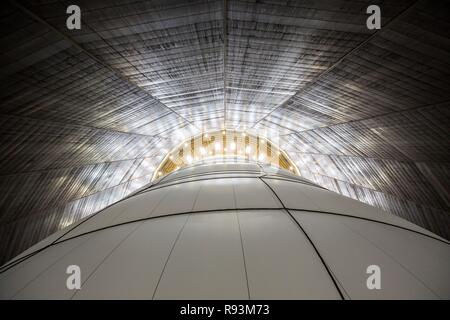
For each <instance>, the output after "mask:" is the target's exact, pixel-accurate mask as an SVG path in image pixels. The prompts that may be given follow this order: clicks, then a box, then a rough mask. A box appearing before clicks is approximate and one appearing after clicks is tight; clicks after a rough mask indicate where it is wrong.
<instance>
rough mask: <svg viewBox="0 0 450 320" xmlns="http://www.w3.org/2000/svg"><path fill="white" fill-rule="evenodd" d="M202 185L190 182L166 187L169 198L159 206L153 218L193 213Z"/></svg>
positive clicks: (153, 213)
mask: <svg viewBox="0 0 450 320" xmlns="http://www.w3.org/2000/svg"><path fill="white" fill-rule="evenodd" d="M200 187H201V183H199V182H189V183H181V184H177V185H174V186H170V187H166V188H165V189H166V190H167V196H166V197H165V198H164V199H163V200H162V201H161V202H160V203H159V204H158V206H157V207H156V208H155V210H153V211H152V214H151V216H159V215H165V214H173V213H181V212H188V211H192V209H193V206H194V203H195V199H197V195H198V193H199V191H200Z"/></svg>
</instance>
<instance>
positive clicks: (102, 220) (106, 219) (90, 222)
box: [60, 198, 134, 241]
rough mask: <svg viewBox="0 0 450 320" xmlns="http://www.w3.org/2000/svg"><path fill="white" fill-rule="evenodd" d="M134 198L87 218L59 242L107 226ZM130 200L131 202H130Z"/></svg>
mask: <svg viewBox="0 0 450 320" xmlns="http://www.w3.org/2000/svg"><path fill="white" fill-rule="evenodd" d="M133 199H134V198H130V199H127V200H123V201H119V202H118V203H116V204H113V205H112V206H110V207H108V208H106V209H104V210H102V211H100V212H98V213H94V214H93V215H92V216H90V217H88V218H87V219H86V220H85V221H84V222H83V223H80V224H79V225H78V226H77V227H75V228H73V229H72V230H71V231H70V232H69V233H67V234H66V235H65V236H64V237H62V238H61V240H60V241H62V240H66V239H69V238H72V237H75V236H78V235H81V234H84V233H86V232H91V231H94V230H97V229H100V228H104V227H106V226H108V225H109V224H110V223H111V222H112V221H113V220H114V219H115V218H116V217H117V216H118V215H120V214H121V213H122V212H123V211H124V210H125V209H126V208H127V207H128V206H129V205H130V204H132V203H133ZM130 200H131V201H130Z"/></svg>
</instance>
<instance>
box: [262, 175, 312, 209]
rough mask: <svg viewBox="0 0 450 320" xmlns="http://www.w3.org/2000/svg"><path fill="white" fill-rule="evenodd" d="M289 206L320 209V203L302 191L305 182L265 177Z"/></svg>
mask: <svg viewBox="0 0 450 320" xmlns="http://www.w3.org/2000/svg"><path fill="white" fill-rule="evenodd" d="M264 181H266V182H267V183H268V184H269V185H270V187H271V188H272V189H273V190H274V191H275V193H276V194H277V196H278V197H279V198H280V199H281V201H282V202H283V204H284V205H285V206H286V207H287V208H299V209H304V210H319V206H318V204H317V203H316V202H315V201H313V200H312V199H311V198H309V197H307V196H306V195H305V194H304V193H303V192H302V190H303V189H302V187H303V184H301V183H297V182H289V181H285V180H274V179H264Z"/></svg>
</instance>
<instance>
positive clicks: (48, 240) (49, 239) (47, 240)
mask: <svg viewBox="0 0 450 320" xmlns="http://www.w3.org/2000/svg"><path fill="white" fill-rule="evenodd" d="M85 219H86V218H83V219H81V220H80V221H77V222H76V223H74V224H73V225H70V226H68V227H66V228H64V229H61V230H58V231H57V232H55V233H53V234H51V235H50V236H48V237H47V238H45V239H43V240H42V241H39V242H38V243H36V244H35V245H34V246H32V247H30V248H28V249H27V250H25V251H24V252H22V253H21V254H19V255H18V256H16V257H14V259H11V260H9V261H8V262H6V263H5V265H6V264H10V263H12V262H14V261H16V260H19V259H20V258H22V257H25V256H26V255H28V254H30V253H33V252H35V251H38V250H40V249H42V248H44V247H46V246H48V245H50V244H51V243H52V242H53V241H55V240H57V239H58V238H59V237H61V236H62V235H63V234H65V233H66V232H69V231H70V230H71V229H73V228H74V227H76V226H77V225H78V224H80V223H81V222H83V221H84V220H85Z"/></svg>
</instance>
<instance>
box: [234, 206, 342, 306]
mask: <svg viewBox="0 0 450 320" xmlns="http://www.w3.org/2000/svg"><path fill="white" fill-rule="evenodd" d="M238 217H239V222H240V226H241V232H242V240H243V245H244V255H245V264H246V267H247V276H248V283H249V288H250V298H251V299H340V296H339V293H338V291H337V289H336V287H335V286H334V284H333V281H332V280H331V278H330V276H329V275H328V273H327V271H326V269H325V267H324V266H323V264H322V262H321V261H320V259H319V257H318V255H317V254H316V253H315V251H314V248H313V247H312V246H311V244H310V243H309V241H308V239H307V238H306V237H305V235H304V234H303V232H302V231H301V229H300V228H299V227H298V226H297V224H296V223H295V221H293V219H292V218H291V217H290V216H289V215H288V214H287V213H286V212H284V211H281V210H280V211H259V212H254V211H251V212H248V211H247V212H245V211H241V212H239V213H238Z"/></svg>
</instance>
